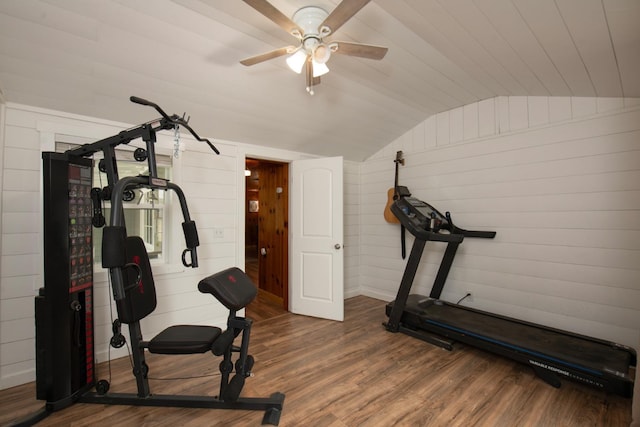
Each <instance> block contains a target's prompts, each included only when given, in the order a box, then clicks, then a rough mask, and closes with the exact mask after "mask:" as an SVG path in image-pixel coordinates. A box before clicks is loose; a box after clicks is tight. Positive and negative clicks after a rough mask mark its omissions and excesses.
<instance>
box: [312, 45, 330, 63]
mask: <svg viewBox="0 0 640 427" xmlns="http://www.w3.org/2000/svg"><path fill="white" fill-rule="evenodd" d="M329 58H331V49H330V47H329V46H327V45H326V44H324V43H320V44H319V45H318V46H317V47H316V48H315V49H314V51H313V60H314V61H315V62H317V63H319V64H325V63H326V62H327V61H328V60H329ZM314 65H315V64H314Z"/></svg>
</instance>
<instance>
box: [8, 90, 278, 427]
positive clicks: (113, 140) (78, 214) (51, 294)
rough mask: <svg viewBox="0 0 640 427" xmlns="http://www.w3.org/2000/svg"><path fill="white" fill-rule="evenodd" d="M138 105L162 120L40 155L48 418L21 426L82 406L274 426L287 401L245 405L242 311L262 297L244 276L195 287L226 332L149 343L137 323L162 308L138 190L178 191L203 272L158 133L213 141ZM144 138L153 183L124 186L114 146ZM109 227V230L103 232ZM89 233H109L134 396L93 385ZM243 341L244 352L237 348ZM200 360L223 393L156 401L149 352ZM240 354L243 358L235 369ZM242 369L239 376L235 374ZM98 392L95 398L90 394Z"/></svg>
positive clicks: (39, 346) (247, 369) (247, 364)
mask: <svg viewBox="0 0 640 427" xmlns="http://www.w3.org/2000/svg"><path fill="white" fill-rule="evenodd" d="M130 100H131V101H132V102H134V103H137V104H141V105H146V106H150V107H153V108H154V109H155V110H156V111H157V112H158V113H160V115H161V117H160V118H158V119H156V120H153V121H150V122H147V123H144V124H141V125H139V126H136V127H134V128H131V129H129V130H125V131H122V132H120V133H118V134H117V135H114V136H111V137H108V138H106V139H103V140H100V141H97V142H95V143H92V144H86V145H82V146H80V147H77V148H73V149H70V150H68V151H66V152H64V153H52V152H45V153H43V156H42V157H43V172H44V177H43V192H44V210H43V213H44V287H43V288H41V289H40V292H39V295H38V296H37V297H36V298H35V317H36V377H37V379H36V397H37V399H40V400H45V401H46V404H45V407H44V408H43V410H41V411H40V412H39V413H37V414H34V415H32V416H31V417H29V419H26V420H23V422H21V424H23V425H29V424H33V423H35V422H37V421H39V420H40V419H42V418H44V417H46V416H47V415H48V414H50V413H51V412H53V411H56V410H59V409H63V408H65V407H67V406H69V405H71V404H73V403H75V402H85V403H99V404H121V405H139V406H176V407H188V408H211V409H241V410H260V411H264V418H263V424H274V425H277V424H278V423H279V420H280V414H281V411H282V407H283V403H284V394H282V393H274V394H272V395H271V396H270V397H268V398H246V397H240V393H241V391H242V388H243V386H244V383H245V379H246V378H247V377H249V376H250V375H251V369H252V366H253V363H254V359H253V357H252V356H251V355H249V354H248V347H249V335H250V330H251V325H252V321H251V319H248V318H244V317H240V316H238V315H237V312H238V311H239V310H241V309H243V308H245V307H246V306H247V305H248V304H249V303H250V302H251V301H252V300H253V299H254V298H255V296H256V293H257V289H256V287H255V285H254V284H253V283H252V282H251V280H250V279H249V278H248V277H247V276H246V275H245V274H244V273H243V272H242V271H241V270H239V269H238V268H235V267H234V268H229V269H226V270H224V271H221V272H219V273H217V274H214V275H211V276H209V277H206V278H204V279H202V280H201V281H200V283H199V284H198V290H199V291H200V292H202V293H209V294H212V295H213V296H214V297H215V298H216V299H217V300H218V301H219V302H221V303H222V304H223V305H224V306H225V307H226V308H227V309H228V310H229V316H228V320H227V326H226V330H225V331H224V332H223V331H222V330H221V329H220V328H217V327H213V326H195V325H180V326H171V327H169V328H167V329H165V330H164V331H162V332H161V333H160V334H158V335H157V336H155V337H154V338H153V339H151V340H150V341H145V340H143V337H142V333H141V328H140V320H141V319H143V318H144V317H146V316H147V315H149V314H150V313H151V312H153V310H154V309H155V307H156V293H155V287H154V282H153V274H152V271H151V265H150V262H149V256H148V254H147V250H146V247H145V244H144V242H143V240H142V239H141V238H140V237H138V236H128V235H127V231H126V226H125V223H124V217H125V216H124V210H123V200H124V201H130V200H132V199H133V197H134V190H136V189H142V188H146V189H152V190H159V191H168V190H170V191H173V192H174V193H175V194H176V195H177V197H178V201H179V203H180V207H181V210H182V215H183V217H184V222H183V223H182V228H183V232H184V236H185V241H186V249H185V250H184V251H183V252H182V263H183V264H184V265H185V267H191V268H196V267H197V266H198V258H197V250H196V248H197V246H199V239H198V233H197V229H196V225H195V222H194V221H193V220H191V218H190V216H189V210H188V208H187V203H186V199H185V196H184V193H183V192H182V190H181V189H180V187H178V186H177V185H176V184H174V183H172V182H170V181H168V180H166V179H162V178H160V177H158V173H157V164H156V154H155V147H154V144H155V142H156V132H158V131H161V130H169V129H175V128H176V127H178V126H179V127H182V128H186V129H187V130H189V132H190V133H191V134H192V135H193V136H194V138H196V139H197V140H198V141H203V142H205V143H207V144H208V145H209V146H210V147H211V149H212V150H213V151H215V152H216V154H219V152H218V150H217V149H216V147H215V146H214V145H213V144H212V143H211V142H210V141H209V140H207V139H204V138H200V137H199V136H198V135H197V134H196V133H195V131H194V130H193V129H192V128H191V127H190V126H189V124H188V119H185V118H184V115H183V116H182V117H179V116H177V115H171V116H169V115H168V114H166V113H165V112H164V111H163V110H162V109H161V108H160V107H159V106H158V105H157V104H154V103H152V102H149V101H147V100H144V99H141V98H138V97H131V98H130ZM137 138H141V139H142V140H143V141H144V142H145V148H144V149H143V148H137V149H136V150H135V151H134V154H133V155H134V158H135V159H136V160H137V161H141V162H144V161H146V162H147V166H148V175H139V176H127V177H123V178H120V177H119V176H118V169H117V164H116V150H115V147H117V146H118V145H121V144H129V143H130V142H131V141H133V140H134V139H137ZM99 152H101V153H102V155H103V159H102V160H100V162H99V169H100V171H101V172H104V173H106V175H107V186H106V187H104V188H94V187H92V176H93V169H92V168H93V160H92V159H91V158H90V157H92V156H93V154H94V153H99ZM104 200H110V202H111V207H110V209H111V210H110V221H109V223H108V225H106V224H105V223H106V220H105V217H104V215H103V212H102V202H103V201H104ZM105 225H106V226H105ZM92 226H95V227H102V226H105V227H104V231H103V240H102V267H104V268H108V269H109V275H110V280H111V288H112V290H113V298H114V300H115V302H116V307H117V312H118V319H116V320H115V321H114V324H113V331H114V336H113V338H112V339H111V342H110V344H111V345H112V346H114V347H122V346H123V345H124V344H125V342H126V339H125V338H124V336H123V335H122V334H121V333H120V329H119V327H120V323H125V324H127V325H128V327H129V344H130V350H131V356H132V359H133V362H132V363H133V374H134V376H135V378H136V384H137V393H135V394H134V393H110V392H109V383H108V381H106V380H100V381H96V369H95V365H94V364H95V354H94V334H93V328H94V310H93V299H94V291H93V240H92ZM238 337H239V340H240V344H239V345H235V344H234V341H235V340H236V338H238ZM146 351H148V352H150V353H159V354H193V353H205V352H208V351H211V352H212V353H213V354H214V355H216V356H222V362H221V363H220V376H221V380H220V388H219V395H218V396H216V397H209V396H182V395H158V394H152V393H151V390H150V387H149V378H148V372H149V366H148V365H147V363H146V361H145V352H146ZM234 353H237V354H238V357H237V360H236V361H235V363H234V362H233V360H232V356H233V354H234ZM234 371H235V375H233V376H232V374H233V373H234ZM94 388H95V391H92V390H93V389H94Z"/></svg>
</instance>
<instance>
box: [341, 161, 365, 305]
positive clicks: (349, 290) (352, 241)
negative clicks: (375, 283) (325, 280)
mask: <svg viewBox="0 0 640 427" xmlns="http://www.w3.org/2000/svg"><path fill="white" fill-rule="evenodd" d="M360 165H361V164H360V163H357V162H349V161H346V162H344V197H343V200H344V245H343V247H344V297H345V298H350V297H353V296H356V295H360V240H361V239H360Z"/></svg>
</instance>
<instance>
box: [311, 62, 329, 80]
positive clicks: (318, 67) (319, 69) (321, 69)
mask: <svg viewBox="0 0 640 427" xmlns="http://www.w3.org/2000/svg"><path fill="white" fill-rule="evenodd" d="M328 72H329V67H327V64H325V63H324V62H317V61H316V60H315V59H313V77H320V76H324V75H325V74H327V73H328Z"/></svg>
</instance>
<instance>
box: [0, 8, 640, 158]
mask: <svg viewBox="0 0 640 427" xmlns="http://www.w3.org/2000/svg"><path fill="white" fill-rule="evenodd" d="M271 3H272V4H273V5H274V6H275V7H276V8H278V9H279V10H281V11H282V12H283V13H284V14H285V15H287V16H292V15H293V13H294V12H295V11H296V10H298V9H299V8H301V7H303V6H309V5H314V6H319V7H322V8H324V9H325V10H327V11H331V10H333V9H334V8H335V7H336V5H337V4H338V3H339V0H304V1H300V0H271ZM330 38H333V39H336V40H342V41H348V42H358V43H366V44H373V45H381V46H386V47H388V48H389V52H388V53H387V55H386V57H385V58H384V59H382V60H381V61H374V60H368V59H362V58H355V57H348V56H345V55H333V56H332V57H331V59H330V60H329V62H328V66H329V68H330V69H331V71H330V72H329V74H327V75H325V76H323V77H322V83H321V84H320V85H319V86H318V87H317V88H316V90H315V95H314V96H309V95H308V94H307V92H306V91H305V79H304V76H301V75H297V74H295V73H293V72H292V71H291V70H289V68H288V67H287V65H286V63H285V57H280V58H276V59H273V60H270V61H267V62H263V63H260V64H257V65H254V66H251V67H245V66H243V65H241V64H240V63H239V61H240V60H242V59H244V58H247V57H250V56H253V55H258V54H261V53H264V52H267V51H270V50H273V49H276V48H280V47H283V46H287V45H291V44H295V43H296V39H295V38H294V37H293V36H291V35H289V34H287V33H286V32H285V31H283V30H282V29H281V28H280V27H278V26H277V25H276V24H274V23H273V22H272V21H270V20H268V19H267V18H265V17H264V16H263V15H261V14H260V13H258V12H257V11H256V10H254V9H253V8H252V7H250V6H248V5H247V4H246V3H244V2H243V1H240V0H114V1H107V0H2V1H0V90H2V92H3V94H4V98H5V100H6V101H10V102H16V103H22V104H28V105H33V106H39V107H44V108H52V109H56V110H61V111H67V112H71V113H77V114H84V115H88V116H94V117H100V118H105V119H110V120H116V121H122V122H126V123H131V124H136V123H141V122H145V121H147V120H149V119H150V118H153V117H155V113H154V112H153V111H152V110H150V109H149V108H147V107H142V106H139V105H135V104H132V103H130V102H129V101H128V98H129V96H130V95H137V96H139V97H142V98H147V99H149V100H152V101H154V102H156V103H158V104H160V105H161V106H162V107H163V108H164V109H165V110H166V111H168V112H169V113H178V114H180V115H181V114H182V113H183V112H185V111H186V112H187V115H189V116H191V122H190V124H191V125H192V126H193V127H194V129H195V130H196V131H197V132H198V133H199V134H201V135H203V136H207V137H211V138H213V139H214V140H215V139H223V140H229V141H237V142H245V143H250V144H257V145H264V146H270V147H276V148H283V149H290V150H296V151H302V152H307V153H314V154H318V155H331V156H333V155H342V156H344V157H345V158H346V159H350V160H364V159H366V158H367V157H369V156H370V155H372V154H374V153H375V152H377V151H378V150H379V149H380V148H382V147H384V146H385V145H387V144H388V143H389V142H391V141H393V140H394V139H395V138H397V137H398V136H400V135H402V134H404V133H405V132H406V131H408V130H409V129H411V128H413V127H414V126H415V125H416V124H418V123H420V122H422V121H423V120H425V119H426V118H427V117H429V116H431V115H433V114H436V113H438V112H441V111H446V110H449V109H452V108H456V107H459V106H462V105H465V104H469V103H472V102H475V101H478V100H482V99H486V98H491V97H495V96H500V95H529V96H537V95H540V96H599V97H623V96H624V97H640V1H638V0H373V1H371V2H370V3H369V4H367V5H366V6H365V7H364V8H363V9H362V10H360V11H359V12H358V13H357V14H356V15H355V16H354V17H353V18H352V19H351V20H349V21H348V22H347V23H346V24H344V26H342V27H341V28H340V29H339V30H338V31H337V34H336V35H335V37H334V36H333V35H332V36H331V37H330Z"/></svg>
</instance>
